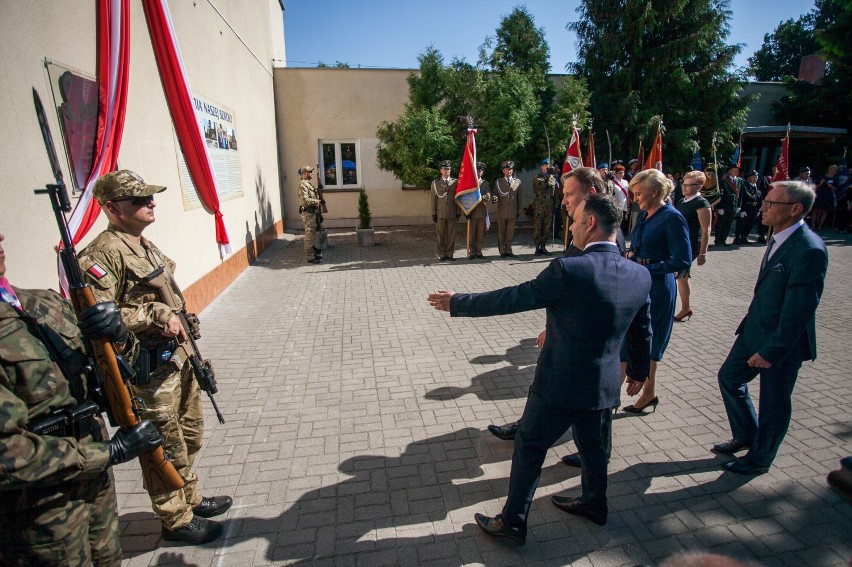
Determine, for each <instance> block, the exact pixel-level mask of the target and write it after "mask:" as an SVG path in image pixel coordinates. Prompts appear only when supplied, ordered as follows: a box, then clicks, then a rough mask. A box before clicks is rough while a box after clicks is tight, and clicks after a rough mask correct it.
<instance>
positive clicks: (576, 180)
mask: <svg viewBox="0 0 852 567" xmlns="http://www.w3.org/2000/svg"><path fill="white" fill-rule="evenodd" d="M562 186H563V191H562V204H563V205H564V206H565V210H567V211H568V216H569V217H571V218H572V219H573V218H574V215H575V213H576V210H577V207H579V206H580V204H581V203H582V202H583V201H584V200H585V199H586V197H588V196H589V195H603V194H605V193H606V182H605V181H604V178H603V177H601V176H600V174H599V173H598V172H597V171H595V170H594V169H592V168H591V167H580V168H577V169H573V170H571V171H569V172H568V173H566V174H564V175H563V176H562ZM572 237H573V235H571V234H569V235H568V247H567V248H566V249H565V252H564V256H566V257H574V256H581V255H582V254H583V250H582V249H581V248H578V247H577V246H576V245H575V244H574V242H573V239H572ZM615 242H616V245H617V246H618V252H619V254H621V255H622V256H623V255H624V251H625V244H624V234H623V233H622V232H621V227H620V226H619V227H618V228H617V229H616V235H615ZM546 335H547V331H546V330H545V331H542V332H541V334H540V335H539V336H538V347H539V348H541V347H542V346H543V345H544V339H545V337H546ZM488 431H490V432H491V434H492V435H494V436H495V437H498V438H500V439H502V440H504V441H509V440H512V439H514V438H515V435H516V434H517V433H518V423H517V422H515V423H509V424H507V425H494V424H491V425H489V426H488ZM606 439H607V452H606V453H607V454H606V458H607V461H609V456H610V452H611V448H612V420H611V419H610V420H608V423H607V428H606ZM562 462H563V463H565V464H566V465H568V466H570V467H580V456H579V454H577V453H573V454H571V455H565V456H564V457H562Z"/></svg>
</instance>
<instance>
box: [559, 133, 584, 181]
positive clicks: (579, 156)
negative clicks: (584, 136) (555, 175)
mask: <svg viewBox="0 0 852 567" xmlns="http://www.w3.org/2000/svg"><path fill="white" fill-rule="evenodd" d="M579 167H583V152H582V150H581V149H580V133H579V132H578V131H577V127H576V126H574V128H573V132H572V133H571V142H570V143H569V144H568V151H567V152H565V163H563V164H562V175H565V174H566V173H568V172H569V171H571V170H573V169H577V168H579Z"/></svg>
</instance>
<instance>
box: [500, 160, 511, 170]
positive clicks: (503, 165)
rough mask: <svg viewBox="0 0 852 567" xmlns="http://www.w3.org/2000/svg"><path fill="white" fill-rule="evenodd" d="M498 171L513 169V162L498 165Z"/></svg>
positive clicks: (508, 161)
mask: <svg viewBox="0 0 852 567" xmlns="http://www.w3.org/2000/svg"><path fill="white" fill-rule="evenodd" d="M500 169H515V162H513V161H511V160H507V161H504V162H503V163H502V164H500Z"/></svg>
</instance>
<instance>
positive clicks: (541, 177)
mask: <svg viewBox="0 0 852 567" xmlns="http://www.w3.org/2000/svg"><path fill="white" fill-rule="evenodd" d="M539 168H540V169H541V171H540V172H539V173H538V175H536V176H535V178H534V179H533V242H534V243H535V255H536V256H540V255H541V254H544V255H545V256H550V252H548V251H547V248H545V245H546V244H547V241H548V240H550V238H551V236H552V233H553V195H554V194H555V193H556V185H557V182H556V176H555V175H554V174H553V171H552V170H551V169H550V160H549V159H543V160H541V164H539Z"/></svg>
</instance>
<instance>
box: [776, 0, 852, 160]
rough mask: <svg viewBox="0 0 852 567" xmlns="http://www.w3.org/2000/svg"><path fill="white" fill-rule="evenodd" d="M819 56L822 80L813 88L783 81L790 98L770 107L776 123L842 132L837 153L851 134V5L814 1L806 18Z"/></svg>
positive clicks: (843, 0)
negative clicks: (822, 60)
mask: <svg viewBox="0 0 852 567" xmlns="http://www.w3.org/2000/svg"><path fill="white" fill-rule="evenodd" d="M809 17H810V18H811V19H812V21H813V22H814V30H813V34H814V36H815V38H816V41H817V45H818V46H819V48H820V49H819V53H820V54H821V55H822V56H823V57H824V58H825V59H826V61H827V63H828V65H827V67H826V74H825V77H824V78H823V79H822V80H821V81H820V82H818V83H817V84H811V83H808V82H804V81H797V80H795V79H794V78H793V77H787V78H786V79H785V82H786V83H787V86H788V88H789V90H790V95H788V96H785V97H783V98H782V99H781V101H779V102H778V103H775V104H773V112H774V113H775V115H776V117H778V118H779V119H781V120H783V121H786V122H792V123H795V124H810V125H815V126H827V127H832V128H846V130H847V135H846V136H845V137H843V138H841V139H838V140H837V141H836V145H837V147H836V148H834V149H835V150H839V149H840V146H842V145H843V144H848V143H849V141H850V135H849V133H852V115H850V113H849V108H850V105H852V41H850V40H849V38H850V37H852V3H850V2H849V1H848V0H817V2H816V7H815V9H814V10H813V11H812V12H811V14H809Z"/></svg>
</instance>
